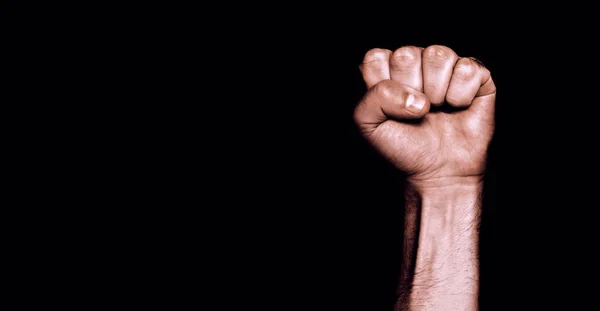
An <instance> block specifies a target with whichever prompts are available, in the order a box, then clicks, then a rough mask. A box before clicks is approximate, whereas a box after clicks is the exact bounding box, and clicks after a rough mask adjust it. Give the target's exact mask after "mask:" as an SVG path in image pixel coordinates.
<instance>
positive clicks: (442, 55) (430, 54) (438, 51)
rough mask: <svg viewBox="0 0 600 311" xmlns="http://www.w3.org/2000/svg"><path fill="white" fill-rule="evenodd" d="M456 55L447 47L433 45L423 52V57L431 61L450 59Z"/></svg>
mask: <svg viewBox="0 0 600 311" xmlns="http://www.w3.org/2000/svg"><path fill="white" fill-rule="evenodd" d="M454 55H455V53H454V51H453V50H452V49H450V48H449V47H447V46H443V45H431V46H428V47H427V48H426V49H425V51H423V56H424V57H427V58H429V59H444V60H445V59H450V58H452V57H453V56H454Z"/></svg>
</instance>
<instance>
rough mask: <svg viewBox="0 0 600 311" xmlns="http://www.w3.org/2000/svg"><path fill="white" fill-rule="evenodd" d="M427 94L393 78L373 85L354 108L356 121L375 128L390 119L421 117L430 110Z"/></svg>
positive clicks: (360, 124)
mask: <svg viewBox="0 0 600 311" xmlns="http://www.w3.org/2000/svg"><path fill="white" fill-rule="evenodd" d="M429 107H430V103H429V100H428V99H427V96H425V94H423V93H421V92H419V91H417V90H416V89H413V88H411V87H409V86H406V85H402V84H400V83H398V82H396V81H392V80H382V81H381V82H379V83H377V84H375V85H374V86H373V87H371V88H370V89H369V90H368V91H367V93H366V94H365V96H364V97H363V99H362V100H361V101H360V103H359V104H358V106H357V107H356V109H355V110H354V121H355V122H356V123H357V124H358V125H359V126H360V127H361V128H363V129H369V128H372V129H375V128H376V127H377V126H378V125H379V124H381V123H383V122H384V121H386V120H388V119H394V120H399V121H401V120H406V119H419V118H422V117H424V116H425V115H426V114H427V113H428V112H429Z"/></svg>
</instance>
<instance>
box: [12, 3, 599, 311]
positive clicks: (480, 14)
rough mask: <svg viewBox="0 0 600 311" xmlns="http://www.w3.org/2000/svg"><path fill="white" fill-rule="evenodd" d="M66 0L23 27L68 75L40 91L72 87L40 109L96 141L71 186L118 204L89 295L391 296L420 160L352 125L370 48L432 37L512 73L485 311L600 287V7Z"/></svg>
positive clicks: (260, 304)
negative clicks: (584, 10)
mask: <svg viewBox="0 0 600 311" xmlns="http://www.w3.org/2000/svg"><path fill="white" fill-rule="evenodd" d="M54 9H57V8H56V7H55V8H54ZM502 9H509V8H502ZM545 9H549V8H545ZM58 10H59V11H63V14H64V13H65V12H69V14H66V15H68V17H69V18H62V17H61V18H59V17H58V16H59V15H56V16H57V17H56V18H53V16H54V15H50V16H51V17H50V20H51V21H50V22H49V23H45V24H43V25H40V26H31V25H32V24H29V23H26V22H24V21H23V20H16V21H15V22H14V23H12V24H11V27H12V28H10V29H19V28H23V29H25V28H27V30H30V31H31V32H30V33H31V34H33V35H32V36H20V35H15V34H13V36H14V37H15V38H16V39H17V41H18V42H19V43H24V42H30V43H31V42H33V43H34V47H33V48H31V49H30V48H25V47H24V46H25V45H20V44H15V45H14V46H15V47H18V48H20V49H22V50H23V52H26V53H23V55H25V58H26V60H27V62H30V63H31V64H34V65H32V66H31V67H33V68H35V69H38V70H39V69H43V70H40V72H41V73H40V74H39V75H32V76H33V77H34V79H38V80H40V81H57V80H58V81H59V82H61V83H59V85H58V87H52V88H49V90H47V92H41V93H43V94H45V96H46V97H47V98H52V101H50V100H47V101H44V103H46V102H53V101H57V102H58V103H61V104H55V105H47V106H43V107H41V108H39V109H40V110H39V111H42V112H43V111H45V109H49V110H50V109H55V108H57V107H58V110H59V112H61V113H63V114H65V115H67V114H68V115H72V114H73V115H76V116H78V117H76V118H69V119H70V121H69V122H73V121H74V122H75V123H76V124H74V125H70V126H68V127H65V130H64V131H62V132H61V133H62V134H64V136H58V137H67V138H63V139H65V141H67V142H68V144H70V145H72V144H73V143H72V142H73V141H75V142H77V143H76V144H75V145H76V146H77V147H78V149H77V153H72V154H70V155H69V157H67V159H68V161H75V159H78V158H84V159H85V160H83V161H82V164H81V165H80V166H77V168H76V171H77V172H76V173H75V174H74V176H76V177H77V178H74V179H73V180H75V182H76V183H77V184H78V185H77V187H75V186H74V187H73V188H69V189H79V190H78V191H74V190H73V191H70V192H72V193H76V194H78V195H81V196H82V198H81V199H80V200H75V201H76V202H78V203H79V204H81V205H84V206H87V205H88V204H87V203H86V202H91V203H93V204H100V205H101V206H104V208H103V209H100V210H99V211H98V212H94V217H89V219H94V218H95V217H98V218H102V219H103V221H104V222H103V224H102V225H100V226H98V227H97V228H98V230H97V231H96V234H98V232H100V234H98V236H96V238H95V239H88V240H87V242H86V243H85V244H86V245H89V247H91V248H92V249H95V253H96V254H97V255H94V256H93V257H95V256H97V258H98V262H99V264H98V265H94V266H95V267H98V268H96V269H94V271H92V270H90V269H89V266H86V269H85V270H81V271H87V272H85V273H84V275H89V276H88V277H83V279H85V281H86V282H89V281H90V280H91V281H92V282H93V281H94V280H99V282H98V283H101V284H103V285H100V287H101V289H102V290H101V291H99V292H100V293H101V295H100V296H99V297H96V298H94V299H91V300H88V303H94V304H95V303H106V301H111V300H112V299H114V298H121V299H122V298H130V301H129V303H130V305H133V306H135V305H137V304H142V303H147V304H150V305H158V304H160V303H162V304H164V305H165V306H169V307H175V306H176V305H190V304H192V305H201V306H204V308H206V309H222V310H231V309H251V308H252V309H267V308H273V309H276V310H287V309H292V310H294V309H302V310H307V309H308V310H390V309H391V306H392V304H393V302H394V299H395V297H394V291H395V285H396V284H395V282H396V281H397V276H398V273H399V270H398V269H399V262H400V260H399V258H400V250H401V240H402V223H403V219H402V215H403V194H402V189H403V182H402V174H401V173H400V172H398V171H396V170H395V169H394V168H393V167H391V166H390V165H389V164H388V163H386V162H385V161H384V160H383V159H382V158H381V157H380V156H379V155H377V154H376V153H375V152H374V151H373V150H372V149H371V148H370V147H369V146H368V145H367V144H366V142H365V141H364V140H363V139H362V138H361V137H360V136H359V135H358V133H357V131H356V129H355V128H354V125H353V122H352V111H353V109H354V107H355V105H356V104H357V102H358V101H359V100H360V98H361V96H362V95H363V94H364V92H365V86H364V84H363V82H362V79H361V76H360V72H359V69H358V65H359V64H360V62H361V60H362V57H363V55H364V53H366V52H367V51H368V50H369V49H372V48H376V47H378V48H388V49H391V50H394V49H396V48H398V47H401V46H404V45H416V46H422V47H426V46H429V45H432V44H441V45H446V46H448V47H450V48H452V49H454V50H455V51H456V52H457V54H458V55H459V56H473V57H476V58H478V59H480V60H481V61H482V62H483V63H484V64H485V65H486V66H487V67H488V68H489V69H490V71H491V72H492V76H493V77H494V81H495V83H496V86H497V89H498V96H497V115H496V122H497V125H496V134H495V137H494V140H493V142H492V146H491V149H490V154H489V165H488V172H487V174H486V180H485V198H484V216H483V225H482V240H481V247H482V250H481V269H482V272H481V295H482V302H481V306H482V310H496V309H497V310H507V309H518V310H520V309H524V310H529V309H540V308H541V309H544V308H547V307H549V306H552V307H558V308H562V309H580V308H581V307H580V306H579V304H583V301H584V299H585V298H588V297H592V298H594V296H593V295H590V293H589V292H590V291H591V290H593V286H586V285H584V283H585V281H588V280H591V281H593V280H594V275H593V274H592V272H593V270H594V267H595V259H596V257H595V255H593V252H594V251H595V248H596V242H595V239H594V237H595V234H594V233H595V228H596V227H597V225H596V223H597V220H596V219H595V218H594V216H593V215H594V212H595V210H594V209H595V206H596V205H597V203H596V197H595V192H596V190H595V189H594V186H595V185H596V184H597V182H596V181H594V176H596V169H595V163H596V161H597V160H596V151H595V150H594V148H595V144H596V139H595V134H594V133H595V132H596V129H595V127H596V123H595V120H594V118H595V115H594V113H593V109H594V107H595V105H596V101H597V100H596V97H597V96H596V95H595V91H596V89H595V86H594V85H593V83H595V82H594V81H595V80H594V79H593V78H592V79H588V78H584V75H588V74H590V73H591V74H593V73H594V72H595V69H594V68H593V67H594V65H595V64H596V58H597V57H596V52H595V50H594V49H593V48H592V47H591V44H592V41H593V40H591V39H588V38H592V37H591V36H587V35H586V34H587V32H588V30H589V29H591V28H590V25H591V24H592V22H593V19H590V18H588V17H586V16H583V15H581V14H579V13H574V12H571V11H567V10H566V9H565V10H562V8H561V10H560V11H561V12H560V14H558V13H557V14H550V13H548V14H541V13H540V12H537V11H535V12H534V11H524V10H523V9H522V8H518V7H513V8H510V9H509V10H508V11H507V12H508V13H504V14H503V15H497V14H496V13H494V12H496V11H497V10H500V8H495V9H490V8H484V7H482V6H481V5H477V6H470V5H467V4H449V5H447V7H440V6H439V5H437V4H435V5H434V4H433V3H432V4H429V5H423V6H419V5H416V4H409V3H395V5H387V4H383V3H362V4H358V5H353V6H352V5H344V6H339V7H334V8H327V9H326V8H325V7H324V6H317V5H310V6H309V5H307V4H303V5H300V4H290V5H288V6H266V5H258V4H248V5H233V4H232V5H231V7H229V8H226V9H225V10H223V9H215V8H211V7H209V6H201V5H197V6H196V7H188V6H186V7H170V8H165V7H163V5H162V4H150V3H146V4H143V5H142V4H140V5H137V6H135V5H132V6H131V7H127V8H125V7H124V6H115V7H108V6H104V5H102V6H101V5H98V6H96V7H85V8H84V7H64V8H63V7H61V8H58ZM32 11H33V9H32ZM38 11H39V12H38ZM73 11H75V12H77V13H73V14H71V13H70V12H73ZM28 12H29V11H28ZM36 12H37V13H39V15H45V14H43V13H44V12H45V11H44V10H43V9H41V10H36ZM24 15H28V14H24ZM61 16H62V15H61ZM564 16H571V17H575V21H574V22H571V23H569V24H568V25H567V23H566V22H564V21H563V19H562V18H563V17H564ZM533 17H535V18H538V19H537V20H536V21H534V20H533ZM542 17H543V19H541V18H542ZM50 25H52V27H50ZM567 26H569V28H567ZM577 36H582V37H577ZM41 38H43V39H41ZM40 51H43V52H40ZM29 72H30V71H27V72H25V74H26V75H30V74H29ZM31 72H33V71H31ZM62 75H66V76H68V78H64V80H63V79H60V78H59V76H62ZM61 78H62V77H61ZM13 80H15V79H13ZM65 81H67V82H68V83H66V82H65ZM63 82H64V83H63ZM590 84H591V85H590ZM45 91H46V90H45ZM23 94H29V93H27V92H25V93H23ZM65 102H69V103H71V102H72V103H73V105H72V106H71V105H66V104H62V103H65ZM95 118H97V120H96V119H95ZM68 124H71V123H68ZM70 138H73V139H72V140H71V139H70ZM54 139H55V140H56V138H54ZM56 144H58V143H56ZM82 145H83V146H86V148H87V149H84V148H82V147H81V146H82ZM82 150H83V151H82ZM73 154H75V155H73ZM92 159H93V160H92ZM80 161H81V160H80ZM56 174H57V175H60V174H64V173H62V172H61V173H60V174H59V173H56ZM87 179H92V180H93V182H94V183H93V185H94V186H91V185H92V184H91V183H89V184H88V183H84V182H80V181H81V180H87ZM96 184H97V185H96ZM91 203H90V204H91ZM86 219H87V218H86ZM82 223H83V224H84V227H85V226H88V222H87V221H84V222H82ZM81 230H82V231H83V230H84V229H81ZM75 232H76V233H77V234H76V235H78V234H79V232H81V231H79V230H78V231H75ZM77 245H81V244H80V243H78V244H77ZM98 271H100V272H98ZM100 280H102V281H103V282H100ZM216 292H218V293H219V295H217V293H216ZM88 294H89V293H88ZM210 298H213V299H214V298H216V302H217V305H216V307H215V305H214V304H212V303H209V302H208V300H209V299H210ZM211 300H212V299H211ZM209 306H210V307H209Z"/></svg>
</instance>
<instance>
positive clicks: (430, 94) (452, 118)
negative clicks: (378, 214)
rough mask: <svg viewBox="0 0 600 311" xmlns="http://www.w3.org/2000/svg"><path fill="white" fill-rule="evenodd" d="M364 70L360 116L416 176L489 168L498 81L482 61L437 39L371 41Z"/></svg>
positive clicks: (366, 130)
mask: <svg viewBox="0 0 600 311" xmlns="http://www.w3.org/2000/svg"><path fill="white" fill-rule="evenodd" d="M361 72H362V75H363V78H364V80H365V82H366V84H367V87H368V88H369V89H368V91H367V94H366V95H365V96H364V98H363V99H362V101H361V102H360V104H359V105H358V106H357V107H356V110H355V114H354V118H355V121H356V123H357V124H358V125H359V127H360V129H361V131H362V133H363V135H364V136H365V137H366V138H367V139H368V140H369V142H370V143H371V144H372V145H373V146H374V147H375V148H376V149H377V150H378V151H379V152H381V153H382V154H383V155H384V156H385V157H386V158H387V159H388V160H390V161H391V162H392V163H393V164H394V165H395V166H396V167H398V168H399V169H401V170H402V171H404V172H406V173H407V174H408V176H409V179H410V180H412V181H415V182H420V181H431V180H441V179H445V178H455V177H471V176H472V177H480V176H481V175H482V174H483V172H484V168H485V158H486V152H487V148H488V144H489V142H490V140H491V138H492V134H493V131H494V102H495V98H496V87H495V86H494V82H493V81H492V78H491V75H490V72H489V70H487V69H486V68H485V67H484V66H483V65H482V64H481V63H480V62H479V61H477V60H475V59H474V58H468V57H459V56H458V55H456V53H455V52H454V51H453V50H451V49H450V48H448V47H445V46H439V45H433V46H429V47H427V48H425V49H423V48H419V47H413V46H406V47H402V48H399V49H397V50H396V51H394V52H392V51H390V50H383V49H373V50H370V51H369V52H367V54H366V55H365V57H364V61H363V63H362V64H361Z"/></svg>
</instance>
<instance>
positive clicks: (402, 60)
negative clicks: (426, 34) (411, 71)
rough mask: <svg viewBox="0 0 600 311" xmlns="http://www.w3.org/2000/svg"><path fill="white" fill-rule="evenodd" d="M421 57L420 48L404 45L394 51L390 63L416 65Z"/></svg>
mask: <svg viewBox="0 0 600 311" xmlns="http://www.w3.org/2000/svg"><path fill="white" fill-rule="evenodd" d="M420 58H421V49H419V48H418V47H416V46H405V47H401V48H399V49H397V50H396V51H394V54H393V55H392V63H393V64H394V65H396V66H411V65H416V64H417V63H418V62H419V60H420Z"/></svg>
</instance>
